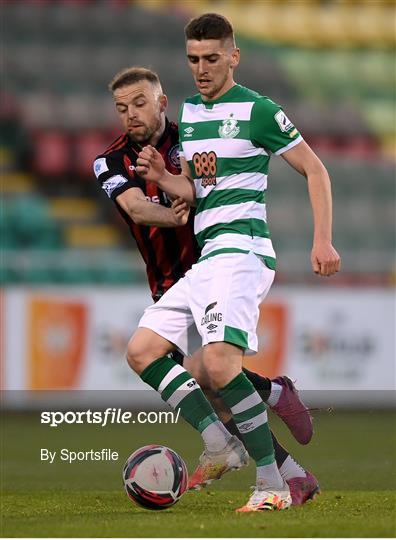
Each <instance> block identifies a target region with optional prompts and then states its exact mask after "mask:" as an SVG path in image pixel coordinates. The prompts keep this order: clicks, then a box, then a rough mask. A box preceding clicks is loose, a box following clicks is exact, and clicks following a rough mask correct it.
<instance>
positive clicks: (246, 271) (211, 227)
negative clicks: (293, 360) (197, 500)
mask: <svg viewBox="0 0 396 540" xmlns="http://www.w3.org/2000/svg"><path fill="white" fill-rule="evenodd" d="M185 34H186V45H187V57H188V62H189V66H190V68H191V71H192V74H193V77H194V80H195V83H196V86H197V88H198V91H199V94H198V95H197V96H194V97H193V98H191V99H187V100H186V101H185V102H184V103H183V105H182V107H181V111H180V125H179V131H180V142H181V150H182V151H181V154H180V155H181V166H182V174H181V175H179V176H178V177H176V178H175V176H174V175H171V174H170V173H168V172H166V170H165V167H164V163H163V160H162V158H161V156H160V155H159V154H158V152H156V150H155V149H154V148H153V147H151V146H147V147H145V148H144V149H143V150H142V152H140V153H139V158H138V160H137V164H138V167H137V171H138V173H139V174H141V175H143V176H145V178H146V179H147V180H148V181H152V182H156V183H157V184H158V185H159V186H160V187H161V189H163V190H164V191H165V192H167V193H168V194H169V195H170V196H179V197H182V198H183V199H184V200H186V201H188V202H189V203H190V204H195V205H196V216H195V225H194V229H195V234H196V238H197V241H198V244H199V245H200V247H201V249H202V252H201V257H200V259H199V260H198V263H197V264H196V265H194V266H193V267H192V269H191V270H190V271H189V272H187V274H186V276H185V277H184V278H182V279H181V280H179V281H178V283H177V284H176V285H174V287H172V289H170V291H168V292H167V293H166V294H165V295H164V296H163V297H162V299H161V300H160V301H159V302H158V303H157V304H155V305H154V306H151V307H149V308H148V309H146V311H145V313H144V315H143V317H142V319H141V321H140V324H139V328H138V330H137V332H136V333H135V335H134V336H133V337H132V339H131V341H130V343H129V348H128V358H129V361H130V364H131V366H132V367H133V368H134V369H135V370H137V371H138V372H140V373H141V376H142V377H143V378H144V379H145V380H146V382H148V383H149V384H151V385H152V386H153V387H154V388H157V389H159V390H160V391H164V387H165V385H166V386H167V387H168V388H169V387H172V389H171V390H170V391H169V393H168V392H166V395H165V396H164V395H163V397H164V398H165V397H169V398H170V400H169V401H170V403H171V404H173V405H174V406H175V405H179V407H180V410H181V414H182V415H183V414H184V416H185V417H186V418H187V415H186V411H184V410H183V409H184V407H183V404H184V402H185V403H186V404H187V403H188V404H189V405H191V404H192V403H193V401H194V397H193V394H192V393H191V394H189V395H188V397H185V398H184V399H181V401H180V392H182V391H183V390H186V389H187V388H190V387H191V386H192V382H191V381H190V380H189V379H188V376H187V374H185V375H183V374H182V373H180V372H176V371H175V370H174V368H173V367H171V366H166V365H165V360H164V358H165V354H166V353H167V352H169V350H171V349H172V347H173V346H174V345H173V344H176V345H177V346H178V347H179V348H180V349H181V350H184V351H185V352H187V351H188V347H189V342H188V336H187V332H186V327H190V326H192V325H193V324H194V323H195V325H196V327H197V328H198V330H199V333H200V335H201V338H202V344H203V346H204V348H203V364H204V367H205V369H206V371H207V373H208V376H209V378H210V380H211V383H212V385H213V386H214V387H215V388H216V389H217V390H218V392H219V393H220V395H221V396H222V398H223V400H224V402H225V403H226V404H227V405H228V406H229V408H230V409H231V412H232V414H233V417H234V420H235V423H236V424H237V426H238V429H239V431H240V432H241V434H242V435H243V437H244V442H245V446H246V448H247V449H248V451H249V454H250V456H251V457H252V458H253V459H254V460H255V462H256V466H257V468H256V471H257V475H256V476H257V479H256V488H255V490H254V492H253V494H252V495H251V497H250V498H249V500H248V502H247V503H246V505H244V506H243V507H242V508H240V509H239V510H238V511H240V512H252V511H259V510H266V509H284V508H287V507H288V506H290V504H291V497H290V491H289V488H288V485H287V484H286V482H284V480H283V479H282V477H281V475H280V474H279V470H278V468H277V467H276V463H275V460H274V450H273V445H272V441H271V435H270V431H269V428H268V424H267V415H266V410H265V406H264V404H263V402H262V400H261V398H260V396H259V395H258V393H257V392H256V391H255V389H254V387H253V385H252V384H251V382H250V381H249V380H248V379H247V377H246V376H245V374H244V373H243V372H242V370H241V367H242V359H243V355H244V354H246V353H250V352H254V351H256V350H257V335H256V325H257V319H258V305H259V303H260V302H261V301H262V300H263V298H265V296H266V294H267V292H268V290H269V288H270V286H271V284H272V281H273V278H274V270H275V264H276V261H275V252H274V249H273V246H272V243H271V240H270V236H269V231H268V227H267V223H266V208H265V191H266V188H267V173H268V164H269V157H270V153H275V154H278V155H282V156H283V158H284V159H285V160H286V161H287V162H288V163H289V164H290V165H291V166H292V167H294V168H295V169H296V170H297V171H299V172H300V173H301V174H303V175H304V176H305V177H306V179H307V185H308V191H309V195H310V200H311V205H312V210H313V217H314V235H313V236H314V239H313V248H312V252H311V262H312V268H313V270H314V272H316V273H318V274H319V275H322V276H330V275H332V274H334V273H335V272H337V271H338V270H339V267H340V257H339V255H338V253H337V251H336V250H335V249H334V247H333V245H332V240H331V223H332V205H331V189H330V180H329V177H328V174H327V171H326V169H325V167H324V166H323V164H322V163H321V161H320V160H319V158H318V157H317V156H316V155H315V154H314V152H313V151H312V150H311V149H310V147H309V146H308V145H307V144H306V143H305V141H304V140H303V139H302V137H301V135H300V133H299V132H298V130H297V129H296V128H295V127H294V125H293V124H292V122H291V121H290V120H289V118H288V117H287V116H286V114H285V113H284V112H283V110H282V109H281V108H280V107H279V106H278V105H277V104H276V103H274V102H273V101H272V100H270V99H268V98H267V97H264V96H261V95H259V94H258V93H257V92H254V91H252V90H249V89H247V88H244V87H243V86H241V85H239V84H236V83H235V81H234V70H235V68H236V67H237V65H238V63H239V58H240V51H239V49H238V48H237V47H236V46H235V40H234V35H233V29H232V26H231V25H230V23H229V22H228V21H227V20H226V19H225V18H224V17H222V16H220V15H217V14H213V13H212V14H206V15H202V16H200V17H198V18H196V19H193V20H192V21H190V23H189V24H188V25H187V26H186V29H185ZM154 366H155V367H154ZM165 383H166V384H165ZM165 390H166V388H165ZM164 393H165V391H164ZM170 394H171V395H170ZM198 401H199V397H198V394H196V399H195V402H194V403H195V410H194V413H195V414H194V418H191V416H190V418H189V419H190V421H191V423H192V424H193V425H194V423H195V425H196V427H197V429H199V430H200V431H201V434H202V436H203V438H204V440H205V442H206V444H207V447H208V449H207V450H205V452H204V454H203V456H202V458H201V462H200V464H199V466H198V468H197V469H196V471H195V473H194V475H193V478H194V479H195V481H196V482H197V483H200V482H204V481H205V479H207V478H208V477H210V475H211V471H213V470H214V469H215V468H216V464H217V463H218V460H217V459H216V453H218V452H220V449H219V447H218V446H220V445H221V444H223V446H224V444H225V443H228V440H227V434H225V433H223V436H224V439H223V443H220V442H218V446H217V447H216V441H220V439H221V426H220V425H219V423H218V419H217V417H214V416H213V413H212V412H211V411H209V410H207V409H206V410H205V404H204V403H203V402H201V403H200V404H199V405H198ZM203 426H204V427H203ZM202 427H203V429H202ZM209 429H210V432H209ZM205 435H206V439H205ZM233 450H234V451H235V447H234V448H233ZM231 451H232V449H231V448H230V449H229V456H230V457H229V460H228V459H225V462H226V463H227V462H230V461H231V462H232V465H233V466H235V464H236V460H234V459H233V458H231ZM225 453H226V452H225ZM242 459H243V458H242Z"/></svg>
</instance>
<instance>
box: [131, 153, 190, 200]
mask: <svg viewBox="0 0 396 540" xmlns="http://www.w3.org/2000/svg"><path fill="white" fill-rule="evenodd" d="M136 163H137V167H136V171H137V173H138V174H139V175H140V176H141V177H142V178H144V179H145V180H146V181H150V182H154V183H156V184H157V185H158V186H159V187H160V189H162V191H165V193H167V194H168V195H170V197H181V198H182V199H184V200H185V201H186V202H187V203H188V204H190V205H191V206H193V205H195V187H194V182H193V180H192V175H191V172H190V168H189V166H188V164H187V162H186V160H185V159H184V158H183V157H180V165H181V169H182V171H181V174H177V175H175V174H171V173H170V172H168V171H167V170H166V169H165V162H164V160H163V158H162V156H161V154H160V153H159V152H158V151H157V150H156V149H155V148H154V147H153V146H150V145H148V146H145V147H144V148H143V150H142V151H141V152H139V157H138V159H137V160H136Z"/></svg>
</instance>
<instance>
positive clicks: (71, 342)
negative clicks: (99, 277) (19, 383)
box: [27, 296, 87, 390]
mask: <svg viewBox="0 0 396 540" xmlns="http://www.w3.org/2000/svg"><path fill="white" fill-rule="evenodd" d="M27 324H28V366H29V369H28V381H29V387H30V389H31V390H56V389H72V388H74V387H75V386H76V384H77V381H78V377H79V374H80V371H81V368H82V365H83V361H84V355H85V347H86V343H85V341H86V336H87V307H86V305H85V304H84V303H82V302H78V301H68V300H66V299H57V298H54V297H37V296H35V297H31V298H30V300H29V302H28V320H27Z"/></svg>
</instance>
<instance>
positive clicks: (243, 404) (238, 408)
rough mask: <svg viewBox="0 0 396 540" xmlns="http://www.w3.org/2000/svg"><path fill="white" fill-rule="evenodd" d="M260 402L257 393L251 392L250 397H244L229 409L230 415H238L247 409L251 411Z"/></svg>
mask: <svg viewBox="0 0 396 540" xmlns="http://www.w3.org/2000/svg"><path fill="white" fill-rule="evenodd" d="M262 402H263V400H262V399H261V397H260V396H259V394H258V392H253V394H250V396H247V397H245V398H244V399H242V401H240V402H239V403H237V404H236V405H234V406H233V407H231V412H232V414H238V413H241V412H243V411H247V410H248V409H251V408H252V407H254V406H255V405H258V404H259V403H262Z"/></svg>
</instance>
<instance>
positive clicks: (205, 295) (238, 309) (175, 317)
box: [139, 252, 275, 356]
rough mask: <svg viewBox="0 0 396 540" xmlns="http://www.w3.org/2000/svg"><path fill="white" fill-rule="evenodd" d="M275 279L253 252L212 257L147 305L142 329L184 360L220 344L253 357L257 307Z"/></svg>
mask: <svg viewBox="0 0 396 540" xmlns="http://www.w3.org/2000/svg"><path fill="white" fill-rule="evenodd" d="M274 276H275V272H274V270H271V269H270V268H268V267H267V266H266V265H265V263H264V262H263V261H262V260H261V259H260V258H258V257H257V256H256V255H255V254H254V253H253V252H249V253H247V254H245V253H227V254H220V255H215V256H213V257H209V258H208V259H205V260H203V261H201V262H199V263H197V264H194V265H193V266H192V268H191V269H190V270H189V271H188V272H187V273H186V275H185V276H184V277H183V278H181V279H180V280H179V281H178V282H177V283H176V284H175V285H173V287H172V288H171V289H169V290H168V291H167V292H166V293H165V294H164V295H163V296H162V298H161V299H160V300H159V301H158V302H157V303H156V304H153V305H151V306H149V307H148V308H147V309H146V310H145V312H144V314H143V316H142V318H141V319H140V322H139V327H141V328H150V329H151V330H153V331H154V332H156V333H157V334H159V335H160V336H162V337H164V338H165V339H167V340H168V341H170V342H171V343H173V344H174V345H176V347H177V348H178V349H179V350H180V351H181V352H182V353H183V354H184V355H185V356H190V355H191V354H192V353H193V352H194V351H196V350H197V349H198V348H199V347H201V346H205V345H207V344H208V343H213V342H218V341H224V342H227V343H232V344H234V345H238V346H239V347H241V348H243V349H244V350H245V352H246V353H247V354H254V353H256V352H257V334H256V328H257V322H258V317H259V305H260V303H261V302H262V301H263V299H264V298H265V297H266V295H267V293H268V291H269V289H270V287H271V285H272V282H273V280H274ZM197 330H198V333H199V335H198V333H197Z"/></svg>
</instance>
